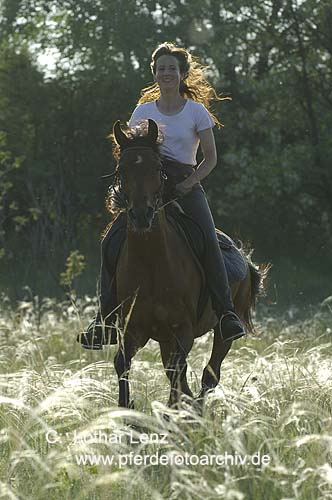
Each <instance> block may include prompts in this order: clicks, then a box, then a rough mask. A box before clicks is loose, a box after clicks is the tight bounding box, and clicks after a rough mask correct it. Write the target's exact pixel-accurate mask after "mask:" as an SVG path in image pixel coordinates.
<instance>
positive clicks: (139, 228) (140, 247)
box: [113, 120, 265, 407]
mask: <svg viewBox="0 0 332 500" xmlns="http://www.w3.org/2000/svg"><path fill="white" fill-rule="evenodd" d="M148 123H149V125H148V131H147V134H146V135H145V136H144V137H137V138H133V137H131V138H130V137H129V136H128V135H127V134H125V133H124V132H123V131H122V129H121V127H120V123H119V121H118V122H116V123H115V125H114V127H113V134H114V138H115V140H116V143H117V144H118V145H119V146H120V151H121V154H120V160H119V162H118V166H117V171H116V172H117V178H118V180H119V182H120V184H121V193H122V196H123V198H124V199H125V206H126V208H125V210H126V213H127V236H126V239H125V242H124V244H123V246H122V248H121V252H120V255H119V258H118V262H117V269H116V293H117V302H118V304H120V303H122V312H121V318H122V320H121V326H122V330H123V334H122V336H121V338H120V341H119V347H118V351H117V353H116V356H115V359H114V365H115V369H116V372H117V375H118V379H119V405H120V406H124V407H133V403H132V402H131V401H130V397H129V381H128V375H129V370H130V365H131V361H132V358H133V356H134V355H135V353H136V352H137V351H138V349H140V348H141V347H143V346H144V345H145V344H146V343H147V341H148V340H149V339H150V338H151V339H154V340H156V341H157V342H159V345H160V352H161V358H162V362H163V365H164V368H165V370H166V374H167V377H168V379H169V381H170V384H171V391H170V397H169V402H168V404H169V406H176V405H177V404H178V402H179V400H180V397H181V395H182V394H185V395H186V396H188V397H190V398H192V397H193V395H192V392H191V390H190V388H189V386H188V382H187V377H186V371H187V361H186V359H187V356H188V353H189V352H190V350H191V348H192V346H193V343H194V340H195V338H197V337H200V336H201V335H204V334H205V333H207V332H208V331H210V330H212V329H214V339H213V348H212V353H211V357H210V360H209V362H208V364H207V366H206V367H205V368H204V371H203V376H202V388H201V391H200V394H199V398H200V399H201V400H203V398H204V395H205V394H206V392H207V391H208V390H211V389H213V388H214V387H215V386H216V385H217V384H218V382H219V379H220V365H221V363H222V361H223V359H224V358H225V356H226V355H227V353H228V351H229V349H230V347H231V342H228V343H226V342H225V343H224V342H223V340H222V337H221V335H220V333H219V329H218V328H214V327H215V326H216V324H217V317H216V315H215V313H214V311H213V309H212V305H211V300H210V299H209V300H208V302H207V305H206V307H205V310H204V312H203V314H202V315H201V318H200V319H199V320H198V319H197V304H198V300H199V296H200V292H201V287H202V274H201V273H200V271H199V268H198V266H197V263H196V262H195V259H194V258H193V254H192V252H191V251H190V248H189V247H188V245H187V244H186V242H185V241H184V240H183V238H182V237H181V236H180V235H179V233H178V232H177V231H176V230H175V229H174V226H173V225H171V224H170V223H169V221H168V219H167V217H166V213H165V209H164V208H163V206H162V192H163V187H164V175H163V170H162V163H161V159H160V156H159V154H158V145H157V137H158V128H157V125H156V124H155V122H154V121H153V120H149V121H148ZM247 262H248V264H247V265H248V269H247V274H246V277H245V279H244V280H242V281H241V282H236V283H234V284H233V285H232V296H233V301H234V306H235V310H236V312H237V314H238V315H239V317H240V318H241V319H242V321H243V323H244V324H245V326H246V329H247V331H249V332H250V331H252V330H253V324H252V318H251V310H252V308H253V307H254V305H255V298H256V296H257V294H258V292H259V290H260V289H261V287H262V284H263V280H264V277H265V274H264V269H261V270H258V269H257V268H256V267H255V266H253V265H252V264H251V262H250V261H249V260H248V261H247ZM128 298H133V300H128ZM128 318H129V321H128Z"/></svg>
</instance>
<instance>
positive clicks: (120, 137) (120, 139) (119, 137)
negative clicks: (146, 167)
mask: <svg viewBox="0 0 332 500" xmlns="http://www.w3.org/2000/svg"><path fill="white" fill-rule="evenodd" d="M113 136H114V138H115V140H116V142H117V143H118V144H119V146H120V147H124V146H126V144H127V142H128V140H129V139H128V137H127V136H126V134H125V133H124V132H123V130H122V128H121V125H120V120H117V121H116V122H115V123H114V125H113Z"/></svg>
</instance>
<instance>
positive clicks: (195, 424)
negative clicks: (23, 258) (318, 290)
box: [0, 296, 332, 500]
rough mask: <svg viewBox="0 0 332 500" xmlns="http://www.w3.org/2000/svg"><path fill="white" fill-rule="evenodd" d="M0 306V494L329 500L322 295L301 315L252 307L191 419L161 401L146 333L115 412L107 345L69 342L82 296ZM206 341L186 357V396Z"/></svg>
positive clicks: (154, 352)
mask: <svg viewBox="0 0 332 500" xmlns="http://www.w3.org/2000/svg"><path fill="white" fill-rule="evenodd" d="M1 304H2V307H1V317H0V343H1V349H0V429H1V430H0V442H1V445H0V498H5V499H13V500H14V499H20V500H21V499H24V500H26V499H29V500H30V499H31V500H45V499H46V498H47V499H48V500H60V499H61V500H62V499H68V500H69V499H70V500H74V499H75V500H79V499H80V500H83V499H89V500H90V499H91V500H92V499H93V500H99V499H100V500H102V499H103V500H104V499H124V498H125V499H127V500H131V499H139V500H140V499H157V500H159V499H160V500H161V499H172V500H173V499H174V500H175V499H204V500H214V499H225V500H245V499H248V500H252V499H253V500H254V499H255V500H256V499H264V500H266V499H267V500H274V499H278V500H295V499H296V500H297V499H301V500H323V499H324V500H325V499H332V433H331V429H332V427H331V422H332V415H331V413H332V406H331V404H332V391H331V389H332V359H331V340H332V307H331V306H332V299H326V300H325V301H324V302H323V303H322V304H321V305H320V306H317V307H316V308H315V309H311V310H309V311H307V314H306V317H305V318H304V317H303V315H302V314H301V313H299V312H297V313H295V316H294V313H293V312H292V311H288V312H286V313H284V314H272V313H271V311H268V310H265V311H262V312H261V313H260V314H259V315H258V316H257V318H256V324H257V326H258V329H259V331H260V334H259V335H258V336H255V337H253V336H251V337H247V338H245V339H241V340H239V341H237V342H235V343H234V345H233V347H232V349H231V351H230V353H229V355H228V356H227V358H226V359H225V361H224V363H223V365H222V376H221V381H220V384H219V385H218V387H217V388H216V390H215V391H214V392H213V393H211V394H209V396H208V398H207V401H206V405H205V410H204V413H203V415H202V416H199V415H197V414H195V413H194V412H193V411H192V410H191V407H190V405H188V403H187V402H186V401H184V402H183V405H182V408H181V409H180V410H179V411H175V410H168V409H167V408H166V407H165V404H166V402H167V400H168V395H169V385H168V380H167V378H166V375H165V373H164V370H163V368H162V364H161V360H160V356H159V348H158V345H157V344H156V343H155V342H153V341H150V343H149V344H148V345H147V346H146V348H145V349H143V350H142V351H141V352H140V353H139V354H137V356H136V357H135V360H134V362H133V366H132V370H131V375H130V380H131V387H132V393H133V397H134V399H135V405H136V406H135V410H124V409H119V408H118V407H117V396H118V385H117V378H116V374H115V371H114V368H113V357H114V353H115V349H116V347H110V348H107V349H105V350H103V351H102V352H90V351H85V350H82V349H81V348H80V347H79V345H78V344H77V343H76V334H77V333H78V332H79V331H80V330H81V329H82V328H83V326H84V325H86V324H87V322H88V321H89V319H90V317H91V316H92V315H93V313H94V311H95V307H96V304H95V302H94V300H93V299H91V298H89V297H84V298H76V299H75V300H74V301H68V302H63V303H59V302H56V301H54V300H51V299H43V300H41V299H39V298H38V297H31V299H30V300H27V301H24V302H21V303H19V304H18V305H17V307H15V309H13V307H12V306H11V305H10V303H9V301H8V300H7V299H6V297H4V296H2V297H1ZM211 342H212V337H211V334H207V335H205V336H204V337H202V338H200V339H198V340H197V341H196V342H195V346H194V348H193V350H192V352H191V353H190V357H189V368H188V372H189V377H188V379H189V381H190V385H191V388H192V389H193V391H194V393H198V392H199V388H200V378H201V374H202V368H203V366H205V364H206V363H207V360H208V358H209V353H210V349H211ZM165 413H168V415H169V419H168V421H167V420H165V418H164V417H163V415H164V414H165ZM107 457H108V458H107ZM112 457H113V458H112ZM98 461H99V463H98Z"/></svg>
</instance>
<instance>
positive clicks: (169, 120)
mask: <svg viewBox="0 0 332 500" xmlns="http://www.w3.org/2000/svg"><path fill="white" fill-rule="evenodd" d="M151 69H152V73H153V76H154V80H155V83H154V84H153V85H151V86H149V87H147V88H145V89H143V90H142V97H141V99H140V100H139V102H138V105H137V107H136V109H135V110H134V112H133V114H132V116H131V118H130V121H129V127H134V126H135V125H137V124H139V123H140V122H141V121H142V120H147V119H153V120H154V121H155V122H156V123H157V124H158V126H159V129H160V130H161V131H162V135H163V138H164V140H163V143H162V145H161V153H162V155H163V160H162V162H163V169H164V171H165V172H166V174H167V175H168V177H169V178H171V180H173V182H174V183H175V184H176V193H177V194H178V195H180V197H179V199H178V202H179V204H180V205H181V207H182V208H183V210H184V212H185V213H186V214H188V215H189V216H190V217H192V219H194V220H195V221H196V222H197V223H198V224H199V226H200V227H201V229H202V230H203V232H204V236H205V245H206V251H205V254H204V261H203V262H202V265H203V268H204V271H205V275H206V279H207V283H208V287H209V291H210V295H211V300H212V306H213V309H214V311H215V313H216V315H217V318H218V324H219V332H220V335H221V336H222V339H223V340H224V341H225V342H229V341H232V340H236V339H239V338H240V337H242V336H243V335H244V328H243V325H242V323H241V321H240V319H239V317H238V316H237V314H236V313H235V310H234V305H233V302H232V297H231V291H230V286H229V283H228V277H227V272H226V268H225V263H224V259H223V255H222V252H221V250H220V247H219V243H218V240H217V236H216V232H215V224H214V220H213V218H212V215H211V212H210V209H209V205H208V202H207V199H206V196H205V193H204V190H203V188H202V186H201V184H200V181H201V180H202V179H204V178H205V177H206V176H207V175H208V174H210V172H211V171H212V170H213V169H214V167H215V166H216V164H217V153H216V146H215V140H214V135H213V130H212V128H213V126H214V125H215V124H218V125H220V123H219V121H218V119H217V118H216V117H215V116H214V115H213V114H212V113H211V112H210V111H209V105H210V101H211V100H212V99H213V98H216V97H217V96H216V92H215V90H214V89H213V87H212V86H211V85H210V84H209V83H208V82H207V81H206V79H205V78H204V76H203V71H202V69H203V67H202V66H201V65H199V64H198V63H197V62H195V61H193V60H192V57H191V55H190V53H189V52H188V51H187V50H185V49H182V48H179V47H177V46H175V45H173V44H171V43H167V42H166V43H163V44H161V45H160V46H159V47H158V48H157V49H156V50H155V51H154V52H153V54H152V61H151ZM199 144H200V146H201V149H202V153H203V160H202V162H201V163H200V164H199V165H198V166H197V167H196V153H197V149H198V146H199ZM104 244H105V242H104ZM112 279H113V277H112V276H111V277H109V276H107V272H106V270H105V265H104V264H103V262H102V270H101V295H100V312H99V313H98V315H97V317H96V319H95V320H94V321H93V322H92V323H91V324H90V325H89V327H88V330H87V332H85V334H84V335H82V336H81V337H80V342H81V343H82V345H83V347H85V348H92V349H98V348H102V345H103V344H105V343H107V341H108V343H116V337H114V335H112V336H111V338H109V337H110V336H109V335H108V332H109V331H110V329H108V328H107V326H106V329H105V322H106V325H107V318H108V317H109V316H110V314H111V313H112V312H113V310H114V307H115V306H116V305H117V304H115V303H114V291H113V297H112V296H111V295H112V294H111V292H110V280H112ZM105 334H106V336H105Z"/></svg>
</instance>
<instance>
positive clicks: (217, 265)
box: [177, 184, 234, 318]
mask: <svg viewBox="0 0 332 500" xmlns="http://www.w3.org/2000/svg"><path fill="white" fill-rule="evenodd" d="M177 201H178V203H179V205H181V207H182V209H183V211H184V212H185V213H186V214H188V215H189V216H190V217H191V218H192V219H194V220H195V221H196V222H197V223H198V225H199V226H200V228H201V229H202V231H203V233H204V240H205V251H204V257H203V262H201V264H202V265H203V268H204V271H205V275H206V279H207V282H208V287H209V289H210V293H211V299H212V306H213V309H214V311H215V312H216V314H217V316H218V318H220V316H221V315H222V314H224V313H225V312H227V311H232V310H233V307H234V306H233V302H232V298H231V291H230V287H229V283H228V277H227V271H226V267H225V262H224V257H223V255H222V252H221V250H220V247H219V242H218V239H217V235H216V228H215V224H214V220H213V217H212V214H211V211H210V207H209V204H208V201H207V199H206V196H205V192H204V189H203V187H202V186H201V185H200V184H198V185H197V186H195V187H194V188H193V189H192V191H190V193H188V194H186V195H185V196H183V197H182V198H180V199H178V200H177Z"/></svg>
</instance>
